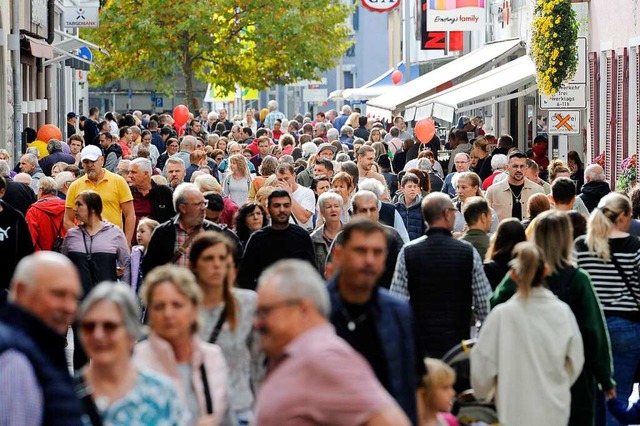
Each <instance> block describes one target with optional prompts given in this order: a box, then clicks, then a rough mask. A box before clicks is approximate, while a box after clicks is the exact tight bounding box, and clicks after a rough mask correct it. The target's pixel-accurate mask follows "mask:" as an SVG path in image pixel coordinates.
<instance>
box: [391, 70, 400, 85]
mask: <svg viewBox="0 0 640 426" xmlns="http://www.w3.org/2000/svg"><path fill="white" fill-rule="evenodd" d="M391 81H393V84H398V83H400V82H401V81H402V71H398V70H395V71H394V72H392V73H391Z"/></svg>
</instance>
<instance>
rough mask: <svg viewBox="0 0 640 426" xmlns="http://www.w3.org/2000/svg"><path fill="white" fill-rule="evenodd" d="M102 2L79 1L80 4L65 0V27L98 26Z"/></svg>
mask: <svg viewBox="0 0 640 426" xmlns="http://www.w3.org/2000/svg"><path fill="white" fill-rule="evenodd" d="M99 9H100V3H78V6H74V5H70V4H68V3H67V2H65V6H64V26H65V28H95V27H97V26H98V23H99V22H100V21H99V18H98V10H99Z"/></svg>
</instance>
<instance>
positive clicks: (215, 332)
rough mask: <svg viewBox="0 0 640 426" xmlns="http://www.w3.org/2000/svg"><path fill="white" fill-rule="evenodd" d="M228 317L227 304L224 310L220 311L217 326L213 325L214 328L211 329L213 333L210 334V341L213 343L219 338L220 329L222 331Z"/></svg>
mask: <svg viewBox="0 0 640 426" xmlns="http://www.w3.org/2000/svg"><path fill="white" fill-rule="evenodd" d="M226 319H227V306H226V305H225V307H224V308H223V309H222V312H220V317H219V318H218V321H217V322H216V325H215V327H213V330H212V331H211V335H210V336H209V343H211V344H213V343H215V342H216V340H218V336H219V335H220V331H222V325H223V324H224V322H225V321H226Z"/></svg>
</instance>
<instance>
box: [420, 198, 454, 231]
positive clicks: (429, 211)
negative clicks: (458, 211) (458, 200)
mask: <svg viewBox="0 0 640 426" xmlns="http://www.w3.org/2000/svg"><path fill="white" fill-rule="evenodd" d="M451 208H455V207H454V205H453V202H452V201H451V198H449V196H448V195H447V194H444V193H442V192H432V193H430V194H428V195H427V196H426V197H424V199H423V200H422V216H423V217H424V220H425V221H426V222H427V224H429V225H430V224H432V223H434V222H435V221H436V220H438V219H440V218H441V217H442V216H443V215H444V214H445V212H446V211H447V210H448V209H451Z"/></svg>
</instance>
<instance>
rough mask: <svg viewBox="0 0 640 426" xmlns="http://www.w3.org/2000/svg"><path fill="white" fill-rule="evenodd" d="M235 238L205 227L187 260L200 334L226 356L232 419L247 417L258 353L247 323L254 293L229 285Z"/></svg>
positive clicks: (243, 422)
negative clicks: (197, 291)
mask: <svg viewBox="0 0 640 426" xmlns="http://www.w3.org/2000/svg"><path fill="white" fill-rule="evenodd" d="M234 252H235V243H234V242H233V241H231V240H230V239H229V238H227V237H225V236H224V235H221V234H220V233H217V232H205V233H202V234H200V235H198V236H197V237H196V238H195V240H194V241H193V245H192V246H191V251H190V252H189V265H190V267H191V270H192V271H193V273H194V275H195V276H196V278H197V280H198V285H199V286H200V288H201V289H202V292H203V294H204V303H203V306H202V307H201V309H200V318H202V319H203V320H204V324H203V327H202V330H201V332H200V337H201V338H202V339H204V340H206V341H207V342H209V343H211V344H213V343H215V344H216V345H218V346H220V348H222V352H223V353H224V356H225V358H226V359H227V360H229V406H230V407H231V411H232V413H233V416H234V417H235V421H236V423H235V424H237V425H246V424H249V422H251V420H252V418H253V402H254V397H255V395H254V391H253V390H254V389H256V388H257V386H256V383H257V381H258V377H259V376H260V375H261V371H262V362H261V361H262V356H261V351H260V343H259V338H258V334H257V332H256V330H255V329H254V327H253V316H254V312H255V307H256V302H257V295H256V293H255V292H254V291H251V290H244V289H238V288H234V286H233V283H234V281H235V268H234V266H233V253H234Z"/></svg>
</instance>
